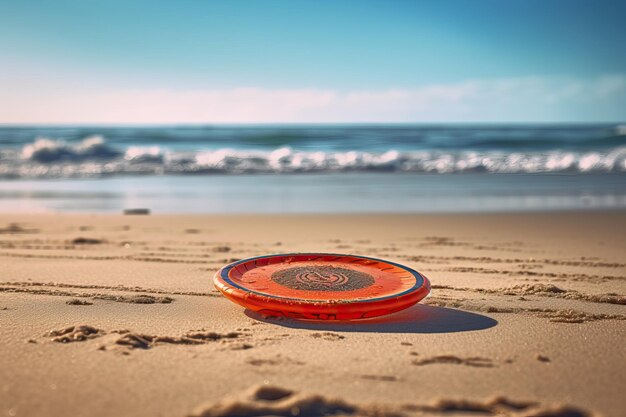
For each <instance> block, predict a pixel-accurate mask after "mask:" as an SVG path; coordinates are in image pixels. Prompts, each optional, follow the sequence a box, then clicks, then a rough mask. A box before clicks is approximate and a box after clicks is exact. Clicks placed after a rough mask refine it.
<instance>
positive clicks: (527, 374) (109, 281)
mask: <svg viewBox="0 0 626 417" xmlns="http://www.w3.org/2000/svg"><path fill="white" fill-rule="evenodd" d="M624 224H626V213H622V212H605V213H600V212H598V213H552V214H539V213H537V214H497V215H494V214H491V215H478V214H474V215H441V216H438V215H379V216H376V215H350V216H341V215H323V216H322V215H320V216H313V215H311V216H309V215H301V216H297V215H293V216H254V215H242V216H162V215H155V214H151V215H149V216H123V215H119V216H109V215H71V216H70V215H23V214H15V215H10V214H3V215H0V270H1V271H2V274H0V415H4V416H41V415H46V416H52V417H56V416H59V417H61V416H67V415H72V416H95V417H99V416H138V417H144V416H145V417H154V416H157V415H167V416H174V417H175V416H180V417H183V416H233V415H238V416H261V415H278V416H294V415H301V416H304V415H307V416H329V415H334V416H340V415H351V416H356V415H358V416H431V415H432V416H455V415H460V416H463V415H464V416H467V415H477V416H479V415H485V416H520V417H521V416H546V417H550V416H551V417H571V416H605V417H610V416H622V415H624V414H623V413H624V410H626V397H624V395H623V392H626V353H625V351H624V349H623V345H624V340H626V305H625V304H624V300H625V295H626V257H625V254H626V235H625V234H624V233H621V229H623V225H624ZM277 242H280V244H278V243H277ZM306 251H325V252H347V253H353V254H358V255H365V256H372V257H380V258H386V259H389V260H391V261H395V262H399V263H404V264H407V265H408V266H411V267H413V268H415V269H417V270H419V271H421V272H423V273H424V274H425V275H427V276H428V277H429V278H430V279H431V282H432V284H433V291H432V294H431V296H430V297H429V298H427V299H426V300H425V301H424V303H422V304H420V305H418V306H415V307H412V308H410V309H408V310H405V311H402V312H399V313H396V314H395V315H392V316H388V317H380V318H376V319H371V320H366V321H362V322H358V323H321V322H309V323H303V322H296V321H293V320H286V319H275V318H274V319H272V318H264V317H261V316H259V315H257V314H255V313H252V312H247V311H244V310H243V309H242V308H241V307H239V306H237V305H235V304H233V303H231V302H229V301H228V300H226V299H225V298H223V297H222V296H221V295H220V294H219V293H217V292H216V291H215V289H214V288H213V287H212V284H211V278H212V275H213V274H214V273H215V271H217V269H218V268H220V267H221V266H222V265H223V264H224V263H227V262H232V261H234V260H237V259H242V258H246V257H250V256H258V255H263V254H268V253H277V252H306ZM86 399H88V400H86Z"/></svg>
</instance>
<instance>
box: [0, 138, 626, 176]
mask: <svg viewBox="0 0 626 417" xmlns="http://www.w3.org/2000/svg"><path fill="white" fill-rule="evenodd" d="M346 171H350V172H354V171H356V172H359V171H389V172H414V173H464V172H491V173H541V172H578V173H591V172H626V147H617V148H612V149H609V150H608V151H605V152H573V151H549V152H513V153H510V152H504V151H486V152H477V151H463V152H460V151H457V152H446V151H410V152H406V151H404V152H401V151H398V150H394V149H390V150H387V151H385V152H364V151H356V150H351V151H341V152H339V151H300V150H294V149H292V148H289V147H281V148H278V149H275V150H270V151H261V150H241V149H232V148H223V149H216V150H202V151H198V152H190V151H187V152H173V151H168V150H164V149H162V148H160V147H158V146H150V147H136V146H133V147H129V148H127V149H126V150H125V152H121V151H118V150H116V149H115V148H112V147H110V146H108V145H107V144H106V142H105V141H104V139H103V138H102V137H100V136H94V137H89V138H86V139H85V140H83V141H82V142H79V143H77V144H68V143H66V142H63V141H57V140H51V139H46V138H39V139H37V140H35V141H34V142H33V143H32V144H28V145H26V146H24V147H23V148H22V150H21V152H17V153H16V152H14V153H13V154H11V152H10V151H7V150H3V153H2V158H1V159H0V176H2V177H5V178H7V177H17V178H47V177H97V176H102V175H116V174H164V173H165V174H181V173H189V174H194V173H195V174H207V173H222V174H242V173H299V172H346Z"/></svg>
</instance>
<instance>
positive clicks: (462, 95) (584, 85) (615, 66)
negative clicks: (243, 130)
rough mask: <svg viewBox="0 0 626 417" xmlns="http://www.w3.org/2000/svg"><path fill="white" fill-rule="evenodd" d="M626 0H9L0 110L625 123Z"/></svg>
mask: <svg viewBox="0 0 626 417" xmlns="http://www.w3.org/2000/svg"><path fill="white" fill-rule="evenodd" d="M624 16H626V1H598V0H596V1H591V0H589V1H578V0H549V1H546V0H518V1H516V0H510V1H502V0H467V1H454V0H447V1H419V0H413V1H400V0H386V1H383V0H381V1H367V0H360V1H344V0H326V1H324V0H317V1H314V0H311V1H305V0H302V1H298V0H286V1H279V0H264V1H254V0H249V1H240V0H229V1H221V2H218V1H208V0H204V1H202V0H177V1H174V0H172V1H161V0H150V1H144V0H134V1H126V0H82V1H67V0H55V1H45V0H40V1H38V0H25V1H13V0H0V123H3V124H173V123H174V124H183V123H354V122H357V123H385V122H393V123H413V122H416V123H420V122H426V123H432V122H442V123H448V122H481V123H483V122H487V123H505V122H548V123H554V122H557V123H560V122H623V121H626V53H625V51H626V49H625V48H626V47H625V46H624V45H626V25H625V24H624Z"/></svg>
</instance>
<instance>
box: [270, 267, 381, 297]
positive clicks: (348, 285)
mask: <svg viewBox="0 0 626 417" xmlns="http://www.w3.org/2000/svg"><path fill="white" fill-rule="evenodd" d="M272 281H274V282H276V283H278V284H280V285H283V286H285V287H288V288H292V289H294V290H305V291H351V290H358V289H361V288H365V287H369V286H370V285H372V284H374V277H373V276H371V275H369V274H366V273H364V272H359V271H354V270H351V269H347V268H339V267H335V266H296V267H293V268H287V269H283V270H280V271H276V272H274V273H273V274H272Z"/></svg>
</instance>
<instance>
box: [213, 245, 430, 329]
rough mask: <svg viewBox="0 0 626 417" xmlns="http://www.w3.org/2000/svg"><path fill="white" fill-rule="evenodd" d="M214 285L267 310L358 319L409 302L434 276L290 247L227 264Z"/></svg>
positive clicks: (419, 295) (275, 313)
mask: <svg viewBox="0 0 626 417" xmlns="http://www.w3.org/2000/svg"><path fill="white" fill-rule="evenodd" d="M213 281H214V284H215V287H216V288H217V289H218V290H219V291H221V292H222V294H224V295H225V296H226V297H227V298H228V299H229V300H231V301H233V302H235V303H237V304H240V305H242V306H244V307H246V308H248V309H250V310H253V311H256V312H258V313H260V314H262V315H264V316H283V317H291V318H296V319H305V320H355V319H365V318H370V317H377V316H382V315H385V314H391V313H395V312H396V311H400V310H403V309H405V308H408V307H410V306H412V305H414V304H416V303H417V302H419V301H420V300H421V299H423V298H424V297H426V296H427V295H428V293H429V292H430V282H428V279H427V278H426V277H424V276H423V275H421V274H420V273H419V272H417V271H415V270H413V269H411V268H408V267H406V266H403V265H400V264H397V263H394V262H389V261H385V260H382V259H375V258H368V257H365V256H356V255H341V254H330V253H290V254H279V255H267V256H259V257H255V258H249V259H243V260H240V261H237V262H234V263H232V264H230V265H226V266H224V267H223V268H222V269H220V270H219V271H217V273H216V274H215V278H214V280H213Z"/></svg>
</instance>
